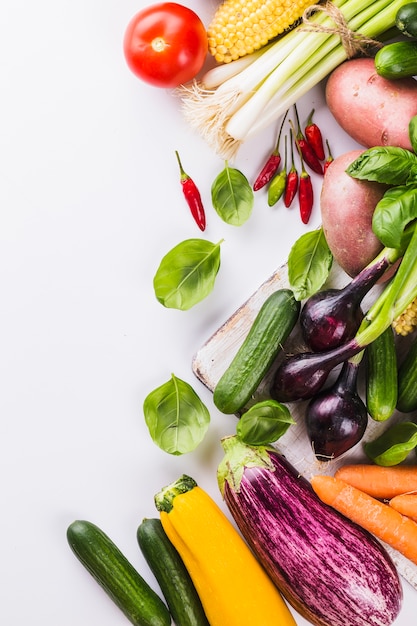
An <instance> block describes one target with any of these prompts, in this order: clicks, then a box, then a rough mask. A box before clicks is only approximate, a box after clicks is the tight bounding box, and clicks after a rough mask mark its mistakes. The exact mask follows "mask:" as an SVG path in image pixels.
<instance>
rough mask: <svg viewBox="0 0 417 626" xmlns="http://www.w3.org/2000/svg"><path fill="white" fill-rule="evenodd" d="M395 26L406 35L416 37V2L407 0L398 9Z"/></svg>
mask: <svg viewBox="0 0 417 626" xmlns="http://www.w3.org/2000/svg"><path fill="white" fill-rule="evenodd" d="M395 26H396V27H397V28H398V30H399V31H400V32H401V33H402V34H403V35H405V36H406V37H417V2H408V3H407V4H403V6H402V7H400V8H399V9H398V11H397V15H396V16H395Z"/></svg>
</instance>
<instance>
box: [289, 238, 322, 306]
mask: <svg viewBox="0 0 417 626" xmlns="http://www.w3.org/2000/svg"><path fill="white" fill-rule="evenodd" d="M332 264H333V255H332V253H331V252H330V249H329V245H328V243H327V241H326V237H325V236H324V232H323V229H322V228H317V229H316V230H313V231H310V232H307V233H304V235H301V237H299V238H298V239H297V241H296V242H295V243H294V245H293V246H292V248H291V250H290V253H289V256H288V280H289V282H290V286H291V289H292V290H293V292H294V296H295V298H296V300H303V299H304V298H308V297H309V296H311V295H312V294H314V293H316V292H317V291H318V290H319V289H320V288H321V287H322V286H323V284H324V283H325V282H326V280H327V278H328V276H329V273H330V269H331V267H332Z"/></svg>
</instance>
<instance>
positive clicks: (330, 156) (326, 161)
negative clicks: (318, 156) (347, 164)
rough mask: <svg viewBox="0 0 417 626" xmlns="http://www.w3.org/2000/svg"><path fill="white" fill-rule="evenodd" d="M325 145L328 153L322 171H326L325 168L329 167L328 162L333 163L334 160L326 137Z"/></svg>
mask: <svg viewBox="0 0 417 626" xmlns="http://www.w3.org/2000/svg"><path fill="white" fill-rule="evenodd" d="M326 145H327V150H328V155H327V159H326V160H325V162H324V173H326V172H327V170H328V169H329V165H330V163H333V161H334V159H333V155H332V153H331V152H330V146H329V142H328V141H327V139H326Z"/></svg>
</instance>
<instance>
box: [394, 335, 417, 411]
mask: <svg viewBox="0 0 417 626" xmlns="http://www.w3.org/2000/svg"><path fill="white" fill-rule="evenodd" d="M397 409H398V410H399V411H401V413H411V412H412V411H415V410H416V409H417V336H416V337H414V339H413V341H412V343H411V345H410V347H409V349H408V352H407V354H406V355H405V357H404V360H403V362H402V363H401V365H400V367H399V369H398V400H397Z"/></svg>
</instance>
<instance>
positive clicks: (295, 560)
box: [218, 436, 402, 626]
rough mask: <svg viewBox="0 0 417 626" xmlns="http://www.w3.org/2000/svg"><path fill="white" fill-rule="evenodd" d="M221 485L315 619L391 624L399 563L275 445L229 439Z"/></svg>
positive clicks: (258, 548) (244, 529)
mask: <svg viewBox="0 0 417 626" xmlns="http://www.w3.org/2000/svg"><path fill="white" fill-rule="evenodd" d="M222 445H223V448H224V450H225V456H224V458H223V460H222V461H221V463H220V465H219V467H218V483H219V488H220V491H221V492H222V495H223V498H224V500H225V502H226V505H227V507H228V509H229V510H230V513H231V515H232V517H233V518H234V520H235V522H236V524H237V526H238V528H239V529H240V531H241V533H242V535H243V537H244V538H245V540H246V542H247V543H248V544H249V546H250V547H251V548H252V550H253V552H254V553H255V555H256V556H257V558H258V560H259V561H260V562H261V563H262V565H263V566H264V567H265V569H266V571H267V572H268V574H269V576H270V577H271V579H272V580H273V581H274V583H275V584H276V586H277V587H278V589H279V590H280V591H281V593H282V594H283V596H284V597H285V598H286V599H287V601H288V602H289V603H290V604H291V605H292V606H293V607H294V608H295V609H296V610H297V611H298V612H299V613H300V615H302V616H303V617H304V618H305V619H307V620H308V621H310V622H311V623H312V624H315V625H316V626H388V625H389V624H392V622H393V621H394V620H395V618H396V617H397V615H398V613H399V611H400V608H401V604H402V587H401V582H400V579H399V575H398V573H397V570H396V568H395V566H394V564H393V562H392V560H391V558H390V556H389V555H388V553H387V552H386V550H385V548H384V547H383V546H382V545H381V544H380V543H379V542H378V541H377V539H375V538H374V537H373V536H372V535H371V534H370V533H368V532H367V531H365V530H363V529H362V528H360V527H359V526H358V525H356V524H354V523H352V522H350V521H349V520H347V519H346V518H345V517H344V516H342V515H341V514H339V513H338V512H337V511H335V510H334V509H332V508H331V507H328V506H327V505H325V504H324V503H323V502H321V501H320V500H319V499H318V497H317V496H316V494H315V493H314V491H313V489H312V487H311V485H310V483H309V481H308V480H307V479H306V478H304V477H302V476H301V475H300V474H299V473H298V472H297V470H296V469H295V468H294V467H293V466H292V465H291V464H290V463H289V462H288V461H287V460H286V459H285V457H284V456H282V455H281V454H280V453H279V452H278V451H277V450H276V449H275V448H273V447H269V446H259V447H254V446H248V445H246V444H244V443H243V442H242V441H240V440H239V439H238V438H237V437H236V436H231V437H226V438H224V439H223V440H222Z"/></svg>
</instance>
